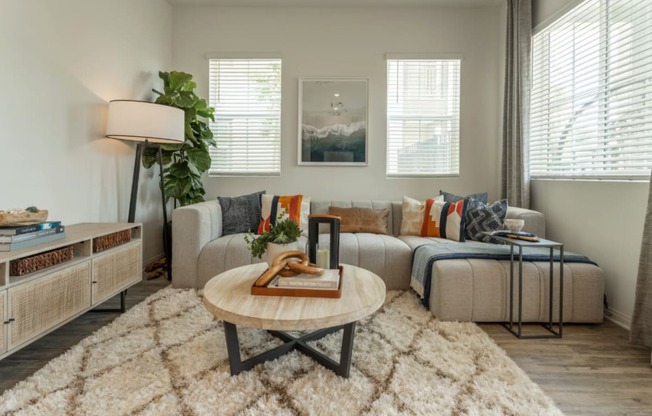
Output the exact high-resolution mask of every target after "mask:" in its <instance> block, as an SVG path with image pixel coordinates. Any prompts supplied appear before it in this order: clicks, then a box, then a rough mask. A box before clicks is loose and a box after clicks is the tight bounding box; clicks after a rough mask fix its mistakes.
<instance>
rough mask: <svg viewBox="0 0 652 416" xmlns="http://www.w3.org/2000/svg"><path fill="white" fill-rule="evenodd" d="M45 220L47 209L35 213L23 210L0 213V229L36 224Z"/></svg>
mask: <svg viewBox="0 0 652 416" xmlns="http://www.w3.org/2000/svg"><path fill="white" fill-rule="evenodd" d="M47 219H48V210H47V209H41V210H38V211H36V212H30V211H25V210H11V211H0V227H9V226H16V225H31V224H38V223H40V222H44V221H45V220H47Z"/></svg>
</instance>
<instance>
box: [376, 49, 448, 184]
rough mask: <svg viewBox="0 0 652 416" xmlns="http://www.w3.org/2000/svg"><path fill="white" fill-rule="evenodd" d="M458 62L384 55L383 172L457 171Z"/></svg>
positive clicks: (437, 173)
mask: <svg viewBox="0 0 652 416" xmlns="http://www.w3.org/2000/svg"><path fill="white" fill-rule="evenodd" d="M460 62H461V60H460V59H388V60H387V176H447V175H451V176H452V175H458V174H459V153H460V143H459V142H460V137H459V136H460V134H459V131H460V128H459V124H460Z"/></svg>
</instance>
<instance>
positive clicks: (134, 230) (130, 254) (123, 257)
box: [0, 223, 143, 359]
mask: <svg viewBox="0 0 652 416" xmlns="http://www.w3.org/2000/svg"><path fill="white" fill-rule="evenodd" d="M65 233H66V237H65V238H64V239H62V240H57V241H54V242H50V243H44V244H40V245H37V246H33V247H29V248H26V249H22V250H16V251H12V252H3V253H0V324H2V328H0V359H2V358H4V357H6V356H8V355H10V354H12V353H14V352H16V351H18V350H19V349H21V348H23V347H24V346H26V345H28V344H29V343H31V342H33V341H35V340H37V339H38V338H40V337H42V336H43V335H45V334H47V333H49V332H51V331H53V330H55V329H56V328H58V327H60V326H62V325H64V324H65V323H67V322H69V321H71V320H73V319H74V318H76V317H77V316H79V315H81V314H83V313H85V312H87V311H89V310H91V309H93V308H94V307H96V306H97V305H99V304H100V303H102V302H104V301H106V300H107V299H109V298H111V297H113V296H115V295H118V294H120V295H121V302H122V309H124V295H125V293H126V290H127V288H129V287H130V286H133V285H135V284H136V283H138V282H140V281H141V280H142V263H143V261H142V257H143V254H142V225H141V224H138V223H84V224H74V225H70V226H66V228H65ZM116 233H121V235H122V236H123V237H124V236H125V235H128V236H129V238H128V240H129V241H124V240H127V239H125V238H123V239H122V240H123V241H124V242H122V243H121V244H119V245H116V246H115V247H112V248H108V249H104V250H102V251H97V250H98V248H99V244H97V246H96V243H97V242H98V240H96V239H98V238H108V236H114V235H116ZM63 247H71V248H72V253H73V254H72V259H70V260H68V261H65V262H63V263H60V264H56V265H54V266H51V267H47V268H44V269H41V270H38V271H35V272H32V273H28V274H25V275H22V276H14V275H12V273H11V270H10V269H11V267H10V265H11V262H12V261H20V260H21V259H25V258H28V257H31V256H35V255H39V254H42V253H46V252H49V251H51V250H57V249H61V248H63Z"/></svg>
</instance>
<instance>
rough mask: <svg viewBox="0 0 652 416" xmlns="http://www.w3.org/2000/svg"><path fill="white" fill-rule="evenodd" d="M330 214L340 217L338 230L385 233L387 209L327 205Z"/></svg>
mask: <svg viewBox="0 0 652 416" xmlns="http://www.w3.org/2000/svg"><path fill="white" fill-rule="evenodd" d="M328 213H329V214H330V215H337V216H338V217H340V232H342V233H371V234H387V222H388V220H389V209H387V208H385V209H378V210H375V209H370V208H340V207H328Z"/></svg>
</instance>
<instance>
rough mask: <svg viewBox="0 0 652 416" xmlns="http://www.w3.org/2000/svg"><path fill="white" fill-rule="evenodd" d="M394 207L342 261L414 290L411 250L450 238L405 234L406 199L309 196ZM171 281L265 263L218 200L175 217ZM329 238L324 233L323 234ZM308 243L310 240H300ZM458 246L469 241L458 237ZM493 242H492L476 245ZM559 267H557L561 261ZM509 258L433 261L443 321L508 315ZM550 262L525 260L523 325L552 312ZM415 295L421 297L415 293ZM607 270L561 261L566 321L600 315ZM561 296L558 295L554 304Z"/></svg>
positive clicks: (190, 284)
mask: <svg viewBox="0 0 652 416" xmlns="http://www.w3.org/2000/svg"><path fill="white" fill-rule="evenodd" d="M331 205H332V206H338V207H360V208H373V209H389V211H390V215H389V221H388V234H387V235H383V234H368V233H343V234H341V236H340V263H344V264H351V265H355V266H359V267H362V268H365V269H367V270H370V271H372V272H374V273H376V274H377V275H378V276H380V277H381V278H382V279H383V281H384V282H385V284H386V286H387V289H388V290H392V289H403V290H406V289H409V288H410V281H411V272H412V258H413V250H414V249H415V248H416V247H418V246H420V245H422V244H433V243H434V244H436V243H444V242H446V243H447V244H449V243H451V242H450V241H449V240H442V239H440V238H423V237H419V236H401V235H399V234H400V225H401V219H402V205H401V202H390V201H368V200H367V201H312V202H311V204H310V212H311V214H315V213H328V207H329V206H331ZM507 218H520V219H523V220H525V230H527V231H530V232H533V233H535V234H537V235H538V236H541V237H544V236H545V218H544V216H543V214H542V213H539V212H536V211H532V210H527V209H522V208H516V207H509V208H508V211H507ZM172 235H173V248H172V252H173V257H172V276H173V279H172V284H173V286H174V287H178V288H202V287H204V285H205V284H206V282H208V281H209V280H210V279H211V278H213V277H214V276H216V275H218V274H220V273H222V272H223V271H225V270H229V269H232V268H235V267H239V266H243V265H246V264H252V263H255V262H260V261H265V260H266V259H265V258H264V257H263V258H262V259H257V258H252V256H251V254H250V253H249V251H248V250H247V248H246V245H245V242H244V239H243V234H233V235H226V236H223V235H222V214H221V207H220V204H219V203H218V201H216V200H215V201H207V202H203V203H199V204H194V205H191V206H186V207H182V208H178V209H176V210H175V211H174V213H173V216H172ZM325 237H327V235H326V234H324V235H321V236H320V239H321V238H325ZM299 244H300V246H302V245H305V244H306V239H305V237H302V239H301V240H300V242H299ZM454 244H456V245H457V246H455V247H459V250H460V251H464V244H466V243H461V242H460V243H458V242H454ZM474 244H488V243H474ZM557 267H558V266H557ZM509 271H510V263H509V261H505V260H493V259H478V258H462V259H447V260H440V261H436V262H434V263H433V265H432V275H431V276H432V277H431V289H430V294H429V304H430V309H431V311H432V313H433V314H434V315H435V316H437V317H438V318H439V319H442V320H456V321H474V322H500V321H506V320H508V317H509V285H508V283H509V273H510V272H509ZM548 276H549V263H548V262H525V263H524V265H523V322H544V321H547V316H548V299H547V293H548V292H547V286H548V283H547V282H548ZM415 296H417V295H416V294H415ZM603 296H604V275H603V272H602V270H601V269H600V267H598V266H597V265H595V264H589V263H565V265H564V297H563V302H564V321H565V322H578V323H580V322H581V323H597V322H602V320H603ZM558 301H559V299H558V298H557V296H556V295H555V300H554V305H555V306H554V307H553V308H555V309H556V305H557V304H558Z"/></svg>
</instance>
